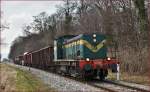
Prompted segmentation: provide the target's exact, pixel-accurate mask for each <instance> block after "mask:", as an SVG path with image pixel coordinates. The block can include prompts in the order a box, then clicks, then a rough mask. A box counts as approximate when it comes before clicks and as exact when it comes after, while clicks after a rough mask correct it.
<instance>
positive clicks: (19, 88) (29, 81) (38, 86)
mask: <svg viewBox="0 0 150 92" xmlns="http://www.w3.org/2000/svg"><path fill="white" fill-rule="evenodd" d="M0 72H1V75H0V78H1V81H2V82H1V84H0V92H54V91H55V90H54V89H52V88H49V87H48V86H47V85H45V84H43V83H42V82H41V81H40V80H39V79H38V78H36V77H35V76H34V75H32V74H30V73H28V72H26V71H23V70H20V69H18V68H15V67H12V66H10V65H6V64H0Z"/></svg>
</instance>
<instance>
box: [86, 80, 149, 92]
mask: <svg viewBox="0 0 150 92" xmlns="http://www.w3.org/2000/svg"><path fill="white" fill-rule="evenodd" d="M87 84H89V85H91V86H94V87H97V88H101V89H104V90H107V91H109V92H150V90H146V89H142V88H138V87H133V86H130V85H125V84H122V83H119V82H114V81H109V80H106V81H94V82H88V83H87Z"/></svg>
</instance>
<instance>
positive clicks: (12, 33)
mask: <svg viewBox="0 0 150 92" xmlns="http://www.w3.org/2000/svg"><path fill="white" fill-rule="evenodd" d="M62 4H63V3H62V1H1V11H3V18H2V19H3V20H2V21H6V22H7V23H8V24H9V29H7V30H4V31H2V33H1V39H2V41H3V42H4V43H7V45H2V46H1V53H2V58H7V56H8V53H9V51H10V45H11V44H12V41H13V40H14V39H15V38H16V37H18V36H21V35H22V30H21V28H22V26H23V25H24V24H29V23H30V22H31V21H32V16H35V15H37V14H39V13H40V12H43V11H45V12H47V13H48V14H49V15H51V14H53V13H55V12H56V9H57V8H56V5H62Z"/></svg>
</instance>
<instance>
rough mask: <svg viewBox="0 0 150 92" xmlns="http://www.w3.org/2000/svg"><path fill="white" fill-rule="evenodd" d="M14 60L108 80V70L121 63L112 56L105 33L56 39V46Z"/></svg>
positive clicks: (72, 74) (43, 67)
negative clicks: (110, 55) (109, 54)
mask: <svg viewBox="0 0 150 92" xmlns="http://www.w3.org/2000/svg"><path fill="white" fill-rule="evenodd" d="M14 63H16V64H20V65H25V66H30V67H35V68H41V69H49V70H52V71H54V72H58V73H61V74H67V75H70V76H75V77H82V78H97V77H99V79H100V80H104V79H105V77H107V75H108V69H111V70H112V72H117V64H119V62H118V61H117V59H116V58H114V57H108V46H107V38H106V36H105V35H102V34H98V33H92V34H80V35H77V36H75V35H65V36H61V37H58V38H57V39H55V40H54V46H48V47H45V48H42V49H40V50H37V51H31V52H26V53H24V55H20V56H17V57H16V58H15V60H14Z"/></svg>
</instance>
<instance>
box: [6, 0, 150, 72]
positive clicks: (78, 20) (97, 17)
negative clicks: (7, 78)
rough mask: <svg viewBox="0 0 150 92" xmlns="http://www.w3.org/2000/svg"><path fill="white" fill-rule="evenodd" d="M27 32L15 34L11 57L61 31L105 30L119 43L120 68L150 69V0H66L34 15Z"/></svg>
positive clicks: (47, 41) (41, 44)
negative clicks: (51, 11) (55, 6)
mask: <svg viewBox="0 0 150 92" xmlns="http://www.w3.org/2000/svg"><path fill="white" fill-rule="evenodd" d="M22 31H23V34H24V36H20V37H18V38H16V39H15V40H14V41H13V43H12V45H11V50H10V53H9V58H10V59H14V58H15V56H18V55H20V54H23V53H24V52H31V51H34V50H38V49H40V48H43V47H46V46H53V40H54V39H55V38H57V37H59V36H62V35H77V34H82V33H94V32H95V33H100V34H105V35H107V37H108V40H109V42H110V43H111V44H115V45H116V49H117V59H118V60H119V61H120V62H121V63H120V64H121V66H120V67H121V71H123V72H128V73H130V74H141V73H142V74H147V73H148V71H149V62H148V55H149V53H148V52H149V44H148V40H149V36H148V34H149V31H148V7H147V0H77V1H76V0H63V5H62V6H58V7H57V11H56V12H55V13H54V14H52V15H48V14H47V13H46V12H44V11H43V12H41V13H40V14H38V15H36V16H33V21H32V22H31V23H30V24H26V25H24V26H23V27H22Z"/></svg>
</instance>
